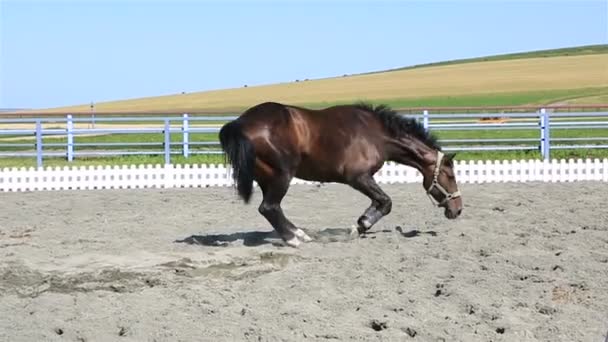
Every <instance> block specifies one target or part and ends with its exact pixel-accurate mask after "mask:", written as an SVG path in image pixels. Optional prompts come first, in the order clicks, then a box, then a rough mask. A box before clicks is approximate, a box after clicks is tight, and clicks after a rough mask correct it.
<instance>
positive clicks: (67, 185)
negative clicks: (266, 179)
mask: <svg viewBox="0 0 608 342" xmlns="http://www.w3.org/2000/svg"><path fill="white" fill-rule="evenodd" d="M455 170H456V179H457V181H458V182H459V183H487V182H531V181H541V182H573V181H603V182H606V181H608V159H603V160H599V159H593V160H591V159H586V160H581V159H578V160H572V159H570V160H563V159H562V160H552V161H550V162H548V161H541V160H527V161H526V160H519V161H516V160H512V161H506V160H504V161H468V162H466V161H464V162H463V161H455ZM375 178H376V180H377V181H378V183H381V184H382V183H416V182H421V181H422V175H421V174H420V173H419V172H418V171H417V170H415V169H413V168H411V167H408V166H404V165H399V164H394V163H390V162H389V163H386V164H385V165H384V166H383V168H382V169H381V170H380V171H378V173H377V174H376V175H375ZM315 183H316V182H307V181H303V180H301V179H294V180H293V181H292V184H315ZM232 184H233V182H232V177H231V170H230V169H227V168H226V166H224V165H139V166H135V165H124V166H88V167H87V166H81V167H67V166H66V167H54V168H53V167H46V168H40V169H37V168H4V169H2V170H1V173H0V191H37V190H89V189H137V188H174V187H187V188H189V187H212V186H231V185H232Z"/></svg>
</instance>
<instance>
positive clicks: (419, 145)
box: [386, 138, 436, 173]
mask: <svg viewBox="0 0 608 342" xmlns="http://www.w3.org/2000/svg"><path fill="white" fill-rule="evenodd" d="M386 152H387V157H388V158H387V159H388V160H391V161H394V162H397V163H399V164H404V165H408V166H411V167H413V168H415V169H417V170H418V171H420V172H423V173H424V171H425V169H427V168H428V167H429V165H434V159H433V158H435V155H436V153H435V151H434V150H433V149H432V148H430V147H428V146H427V145H426V144H424V143H423V142H421V141H420V140H417V139H411V138H407V139H392V140H391V141H389V143H388V144H387V151H386Z"/></svg>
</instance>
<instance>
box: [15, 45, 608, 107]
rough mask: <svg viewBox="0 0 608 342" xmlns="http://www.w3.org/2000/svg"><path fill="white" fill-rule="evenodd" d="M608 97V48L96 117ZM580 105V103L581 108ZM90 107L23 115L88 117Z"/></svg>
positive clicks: (272, 88)
mask: <svg viewBox="0 0 608 342" xmlns="http://www.w3.org/2000/svg"><path fill="white" fill-rule="evenodd" d="M606 95H608V45H593V46H582V47H573V48H563V49H554V50H544V51H532V52H523V53H514V54H506V55H499V56H487V57H479V58H471V59H463V60H455V61H445V62H440V63H430V64H425V65H417V66H410V67H405V68H400V69H395V70H389V71H381V72H380V71H377V72H370V73H365V74H358V75H350V76H342V77H331V78H324V79H316V80H305V81H298V82H288V83H279V84H270V85H261V86H249V87H242V88H232V89H221V90H213V91H205V92H196V93H188V94H176V95H167V96H156V97H148V98H139V99H130V100H123V101H112V102H105V103H98V104H97V105H96V112H97V113H100V114H101V113H129V114H135V113H148V114H152V113H192V114H195V113H231V114H234V113H238V112H240V111H242V110H243V109H245V108H246V107H249V106H252V105H254V104H257V103H261V102H265V101H277V102H284V103H290V104H297V105H305V106H310V107H323V106H328V105H332V104H338V103H348V102H353V101H359V100H368V101H372V102H383V103H387V104H390V105H392V106H394V107H398V108H401V107H411V106H416V107H421V106H477V105H483V106H492V105H494V106H512V105H525V104H548V103H555V102H562V101H572V102H576V101H577V99H583V98H584V99H588V100H591V101H598V100H602V99H605V98H606ZM578 103H580V102H578ZM89 112H90V109H89V105H88V104H83V105H80V106H71V107H64V108H54V109H48V110H38V111H25V112H22V113H36V114H50V113H58V114H65V113H72V114H79V113H83V114H89Z"/></svg>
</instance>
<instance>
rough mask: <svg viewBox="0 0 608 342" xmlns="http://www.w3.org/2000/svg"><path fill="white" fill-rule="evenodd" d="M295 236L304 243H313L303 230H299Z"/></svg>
mask: <svg viewBox="0 0 608 342" xmlns="http://www.w3.org/2000/svg"><path fill="white" fill-rule="evenodd" d="M294 234H296V237H297V238H298V239H300V240H302V241H304V242H311V241H312V238H311V237H310V236H308V234H306V233H305V232H304V231H303V230H302V229H300V228H298V229H297V230H296V231H295V232H294Z"/></svg>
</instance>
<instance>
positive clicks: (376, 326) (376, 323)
mask: <svg viewBox="0 0 608 342" xmlns="http://www.w3.org/2000/svg"><path fill="white" fill-rule="evenodd" d="M370 326H371V328H372V329H374V330H375V331H382V330H384V329H386V328H388V324H387V323H386V322H380V321H378V320H376V319H374V320H373V321H372V322H371V323H370Z"/></svg>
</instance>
